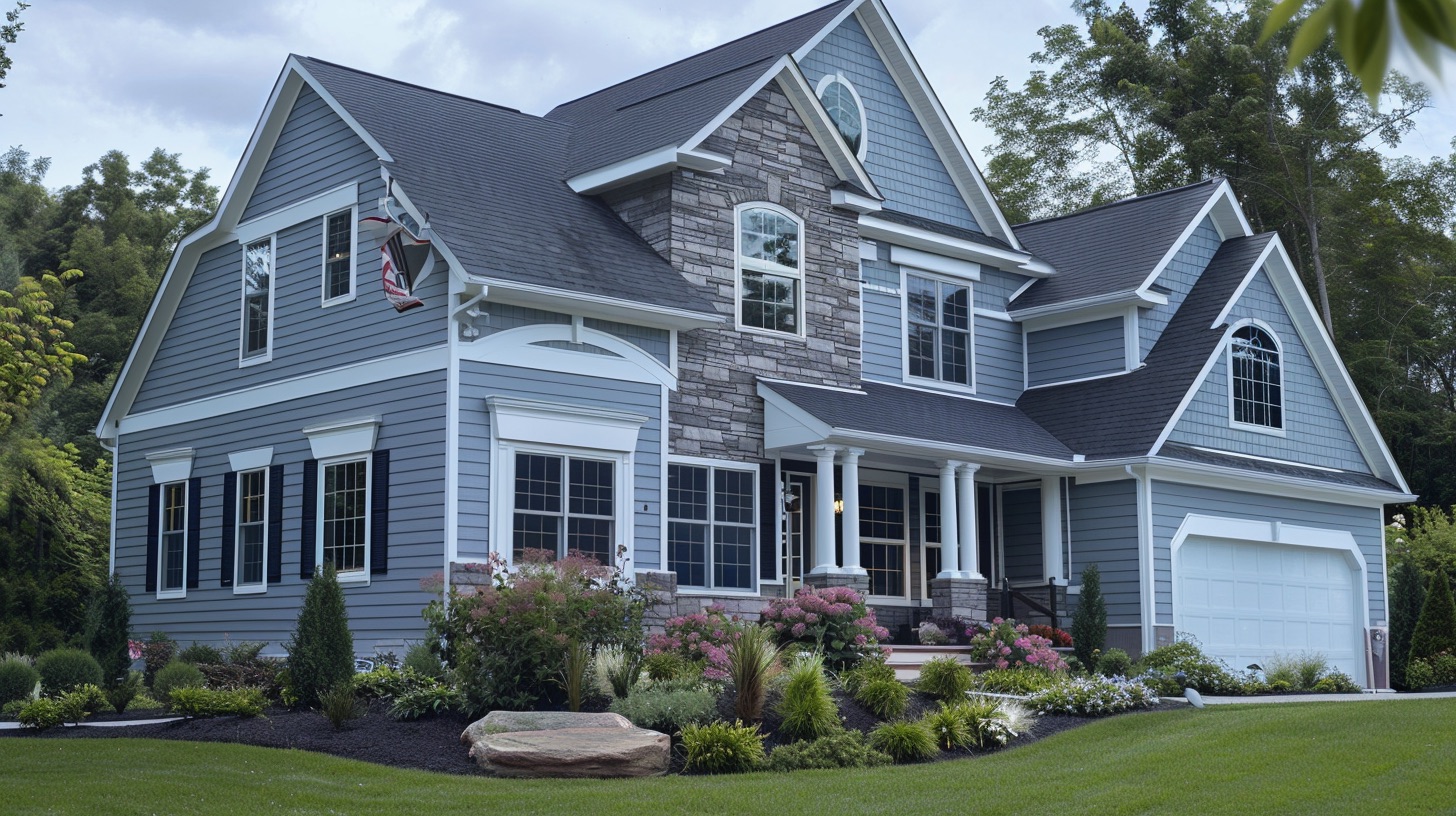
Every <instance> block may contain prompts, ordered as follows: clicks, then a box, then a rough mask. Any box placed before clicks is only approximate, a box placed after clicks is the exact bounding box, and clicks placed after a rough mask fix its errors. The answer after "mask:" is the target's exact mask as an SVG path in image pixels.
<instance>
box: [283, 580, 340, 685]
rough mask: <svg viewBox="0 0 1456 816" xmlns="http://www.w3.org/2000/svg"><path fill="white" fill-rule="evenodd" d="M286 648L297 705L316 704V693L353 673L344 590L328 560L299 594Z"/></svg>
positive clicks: (338, 682) (336, 683) (337, 683)
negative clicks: (299, 603)
mask: <svg viewBox="0 0 1456 816" xmlns="http://www.w3.org/2000/svg"><path fill="white" fill-rule="evenodd" d="M284 648H285V649H287V650H288V672H289V677H290V679H291V681H292V684H293V686H292V687H293V693H294V694H296V695H297V696H298V703H299V705H303V706H308V707H310V708H312V707H314V706H316V705H318V702H319V695H320V694H323V693H324V692H325V691H328V690H329V689H331V688H334V687H335V686H337V685H339V684H340V683H346V682H348V681H349V680H350V678H352V677H353V675H354V635H353V633H351V632H350V631H349V612H348V610H346V609H345V608H344V590H343V589H342V588H341V587H340V586H339V576H338V574H337V573H336V572H335V571H334V565H333V564H332V563H328V564H325V565H324V567H323V569H321V570H319V572H318V573H317V574H315V575H314V577H313V580H312V581H310V582H309V584H308V590H307V591H306V592H305V593H304V596H303V608H302V609H300V610H299V612H298V624H297V625H296V626H295V627H294V630H293V639H292V640H290V641H289V642H288V643H287V644H285V645H284Z"/></svg>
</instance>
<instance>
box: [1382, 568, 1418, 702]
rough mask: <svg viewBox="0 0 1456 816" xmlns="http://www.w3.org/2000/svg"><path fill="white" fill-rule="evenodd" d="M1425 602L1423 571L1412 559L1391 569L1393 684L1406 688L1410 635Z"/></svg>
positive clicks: (1391, 667) (1391, 670) (1413, 631)
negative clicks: (1411, 561) (1422, 580)
mask: <svg viewBox="0 0 1456 816" xmlns="http://www.w3.org/2000/svg"><path fill="white" fill-rule="evenodd" d="M1425 601H1426V588H1425V586H1424V585H1423V584H1422V582H1421V571H1420V570H1419V569H1416V566H1415V565H1414V564H1412V563H1410V562H1406V563H1403V564H1398V565H1396V567H1395V569H1393V570H1391V572H1390V644H1389V645H1390V683H1391V685H1392V686H1394V687H1395V688H1406V682H1405V667H1406V662H1407V661H1408V660H1410V651H1411V637H1412V636H1413V635H1414V634H1415V630H1416V620H1417V619H1419V618H1420V615H1421V607H1422V606H1423V605H1424V604H1425Z"/></svg>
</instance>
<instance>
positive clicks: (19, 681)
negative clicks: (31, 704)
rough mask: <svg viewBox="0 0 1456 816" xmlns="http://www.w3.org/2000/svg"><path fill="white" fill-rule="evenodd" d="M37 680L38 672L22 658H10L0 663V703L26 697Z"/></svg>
mask: <svg viewBox="0 0 1456 816" xmlns="http://www.w3.org/2000/svg"><path fill="white" fill-rule="evenodd" d="M39 682H40V672H38V671H36V670H35V667H34V666H31V665H30V664H29V663H26V662H25V661H24V660H18V659H16V658H10V659H8V660H6V661H5V662H3V663H0V704H4V703H8V702H10V701H11V700H23V699H26V698H27V697H29V696H30V695H31V693H32V692H34V691H35V684H36V683H39Z"/></svg>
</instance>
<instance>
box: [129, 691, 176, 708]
mask: <svg viewBox="0 0 1456 816" xmlns="http://www.w3.org/2000/svg"><path fill="white" fill-rule="evenodd" d="M166 707H167V706H166V705H164V704H163V703H162V701H161V700H158V699H157V698H155V697H153V696H152V695H150V694H148V693H147V692H146V691H145V690H142V691H138V692H137V695H136V696H135V697H133V698H131V705H129V706H127V708H128V709H129V710H131V711H161V710H162V709H164V708H166Z"/></svg>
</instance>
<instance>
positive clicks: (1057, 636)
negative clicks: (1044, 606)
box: [1026, 623, 1072, 649]
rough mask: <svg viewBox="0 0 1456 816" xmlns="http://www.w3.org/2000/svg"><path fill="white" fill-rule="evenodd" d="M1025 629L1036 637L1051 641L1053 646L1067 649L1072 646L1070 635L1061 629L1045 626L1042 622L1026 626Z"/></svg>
mask: <svg viewBox="0 0 1456 816" xmlns="http://www.w3.org/2000/svg"><path fill="white" fill-rule="evenodd" d="M1026 631H1027V632H1029V633H1030V634H1033V635H1036V636H1037V637H1044V638H1046V639H1047V640H1049V641H1051V644H1052V645H1053V646H1057V647H1059V648H1064V649H1068V648H1071V646H1072V636H1071V635H1069V634H1067V633H1066V632H1065V631H1063V630H1061V629H1057V628H1054V627H1051V626H1047V625H1046V624H1044V623H1037V624H1032V625H1031V626H1028V627H1026Z"/></svg>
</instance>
